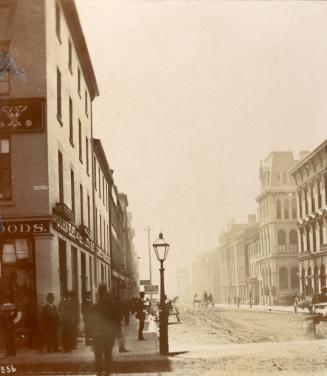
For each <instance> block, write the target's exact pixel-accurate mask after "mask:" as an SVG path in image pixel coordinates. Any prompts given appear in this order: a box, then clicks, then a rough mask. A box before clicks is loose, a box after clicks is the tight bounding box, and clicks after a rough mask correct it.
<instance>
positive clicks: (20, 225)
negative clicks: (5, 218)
mask: <svg viewBox="0 0 327 376" xmlns="http://www.w3.org/2000/svg"><path fill="white" fill-rule="evenodd" d="M49 230H50V226H49V222H42V221H33V222H7V223H0V234H44V233H49Z"/></svg>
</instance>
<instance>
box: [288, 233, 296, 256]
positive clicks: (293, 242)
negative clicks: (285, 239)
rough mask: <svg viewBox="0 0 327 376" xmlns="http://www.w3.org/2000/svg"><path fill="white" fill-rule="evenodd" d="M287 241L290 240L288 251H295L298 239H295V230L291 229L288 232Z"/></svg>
mask: <svg viewBox="0 0 327 376" xmlns="http://www.w3.org/2000/svg"><path fill="white" fill-rule="evenodd" d="M289 241H290V252H291V253H293V254H294V253H297V251H298V239H297V231H296V230H291V231H290V233H289Z"/></svg>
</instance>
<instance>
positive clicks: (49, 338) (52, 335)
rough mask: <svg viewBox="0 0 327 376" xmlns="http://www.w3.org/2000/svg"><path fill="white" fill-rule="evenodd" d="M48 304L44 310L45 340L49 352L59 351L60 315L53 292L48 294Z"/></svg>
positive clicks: (43, 326) (43, 327)
mask: <svg viewBox="0 0 327 376" xmlns="http://www.w3.org/2000/svg"><path fill="white" fill-rule="evenodd" d="M46 299H47V304H46V305H45V306H44V307H43V310H42V329H43V338H44V342H45V346H46V350H47V351H48V352H52V351H59V350H58V330H59V313H58V309H57V307H56V306H55V304H54V301H55V296H54V294H53V293H52V292H49V293H48V294H47V298H46Z"/></svg>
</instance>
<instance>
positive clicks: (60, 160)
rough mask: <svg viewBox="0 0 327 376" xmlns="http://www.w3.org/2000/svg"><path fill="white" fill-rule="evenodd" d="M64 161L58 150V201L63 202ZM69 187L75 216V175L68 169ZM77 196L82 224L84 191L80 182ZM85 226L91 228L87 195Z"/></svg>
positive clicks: (82, 222) (88, 197) (89, 205)
mask: <svg viewBox="0 0 327 376" xmlns="http://www.w3.org/2000/svg"><path fill="white" fill-rule="evenodd" d="M63 172H64V163H63V156H62V153H61V152H60V151H58V182H59V202H60V203H64V202H65V198H64V193H65V192H64V176H63ZM70 188H71V209H72V212H73V213H74V216H75V204H76V203H75V175H74V171H73V170H70ZM79 198H80V213H81V224H82V225H84V224H85V223H84V193H83V185H82V184H80V189H79ZM87 227H88V228H91V203H90V196H89V195H87Z"/></svg>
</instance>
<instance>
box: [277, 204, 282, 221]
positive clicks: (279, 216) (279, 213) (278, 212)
mask: <svg viewBox="0 0 327 376" xmlns="http://www.w3.org/2000/svg"><path fill="white" fill-rule="evenodd" d="M276 216H277V219H281V218H282V204H281V202H280V200H277V201H276Z"/></svg>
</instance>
